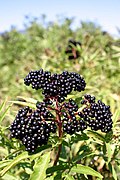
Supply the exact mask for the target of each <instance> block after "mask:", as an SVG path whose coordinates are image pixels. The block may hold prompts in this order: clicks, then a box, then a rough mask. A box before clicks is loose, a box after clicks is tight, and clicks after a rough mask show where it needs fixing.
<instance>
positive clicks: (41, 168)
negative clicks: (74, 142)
mask: <svg viewBox="0 0 120 180" xmlns="http://www.w3.org/2000/svg"><path fill="white" fill-rule="evenodd" d="M50 153H51V152H48V153H46V154H44V155H43V156H41V157H40V159H39V160H38V161H37V162H36V163H35V165H34V167H33V169H34V171H33V173H32V174H31V176H30V180H35V179H36V180H43V179H45V177H46V169H47V168H48V164H49V161H50Z"/></svg>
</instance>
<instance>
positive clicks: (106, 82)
mask: <svg viewBox="0 0 120 180" xmlns="http://www.w3.org/2000/svg"><path fill="white" fill-rule="evenodd" d="M72 23H73V19H72V18H71V19H68V18H64V19H62V20H59V21H58V23H56V22H46V19H45V16H44V15H43V16H42V18H41V22H38V19H37V18H34V17H33V18H29V17H26V23H25V29H24V31H18V30H17V29H15V28H14V27H12V28H11V30H10V31H9V32H4V33H2V34H0V69H1V71H0V99H4V98H5V97H8V98H9V99H12V100H13V99H15V98H16V96H17V95H21V96H27V97H34V98H36V97H37V98H40V97H41V96H40V92H35V91H34V90H32V89H31V88H26V87H25V86H24V84H23V79H24V77H25V76H26V75H27V74H28V72H29V71H30V70H36V69H40V68H44V69H45V70H50V71H52V72H53V73H55V72H61V71H63V70H68V71H75V72H78V73H80V74H81V75H83V76H84V78H85V80H86V82H87V89H86V90H87V92H88V93H92V94H94V95H97V96H98V97H100V98H105V99H106V100H107V101H118V100H120V91H119V89H120V78H119V76H120V39H119V38H117V39H116V38H114V37H112V36H111V35H110V34H109V33H107V32H105V31H102V29H101V27H100V26H98V25H96V24H95V23H92V22H81V26H80V27H79V28H77V29H75V30H73V29H72V28H71V26H72ZM69 39H74V40H77V41H80V42H81V44H82V46H81V47H80V48H79V49H78V50H79V51H80V57H79V58H78V59H76V60H68V56H66V54H65V49H66V47H67V44H68V40H69Z"/></svg>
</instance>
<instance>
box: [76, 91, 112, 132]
mask: <svg viewBox="0 0 120 180" xmlns="http://www.w3.org/2000/svg"><path fill="white" fill-rule="evenodd" d="M81 103H82V104H85V105H86V107H85V108H84V109H83V111H82V112H80V113H79V115H80V117H81V118H83V119H84V121H86V122H87V125H88V126H89V127H91V129H92V130H95V131H97V130H101V131H102V132H105V133H107V132H109V131H111V129H112V118H111V117H112V114H111V111H110V106H107V105H105V104H104V103H103V102H102V101H100V100H98V101H97V102H95V97H94V96H91V95H87V94H86V95H84V100H82V102H81Z"/></svg>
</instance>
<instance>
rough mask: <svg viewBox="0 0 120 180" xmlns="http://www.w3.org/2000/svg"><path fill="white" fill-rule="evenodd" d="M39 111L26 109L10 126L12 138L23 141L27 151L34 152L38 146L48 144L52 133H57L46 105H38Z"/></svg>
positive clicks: (20, 111)
mask: <svg viewBox="0 0 120 180" xmlns="http://www.w3.org/2000/svg"><path fill="white" fill-rule="evenodd" d="M36 106H37V109H36V110H34V111H33V110H32V109H31V108H29V107H24V108H22V109H20V110H19V111H18V114H17V115H16V118H15V120H14V122H13V123H12V124H11V126H10V131H11V137H12V138H16V139H19V140H21V141H22V144H23V145H25V147H26V150H27V151H29V152H32V153H33V152H34V151H35V150H36V148H37V147H38V146H41V145H43V144H46V143H47V142H48V138H49V136H50V133H51V132H52V133H55V132H56V129H57V126H56V124H55V122H54V121H49V120H53V119H52V118H53V115H52V114H51V113H50V112H49V111H48V110H47V109H46V107H45V104H44V103H37V105H36Z"/></svg>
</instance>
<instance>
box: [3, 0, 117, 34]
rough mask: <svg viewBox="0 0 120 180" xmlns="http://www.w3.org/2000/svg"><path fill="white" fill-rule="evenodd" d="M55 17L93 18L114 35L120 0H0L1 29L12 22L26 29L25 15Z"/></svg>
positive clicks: (85, 19) (6, 28)
mask: <svg viewBox="0 0 120 180" xmlns="http://www.w3.org/2000/svg"><path fill="white" fill-rule="evenodd" d="M42 14H46V16H47V20H55V19H56V15H64V16H65V17H75V18H76V21H75V25H79V24H80V20H83V21H88V20H90V21H94V22H96V23H97V24H99V25H101V26H102V28H103V30H106V31H108V32H110V33H112V34H113V35H115V34H117V30H116V27H119V28H120V0H16V1H15V0H14V1H13V0H0V32H3V31H5V30H9V29H10V27H11V25H15V26H16V27H17V28H18V29H23V23H24V22H25V18H24V17H25V15H29V16H35V17H40V15H42Z"/></svg>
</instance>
